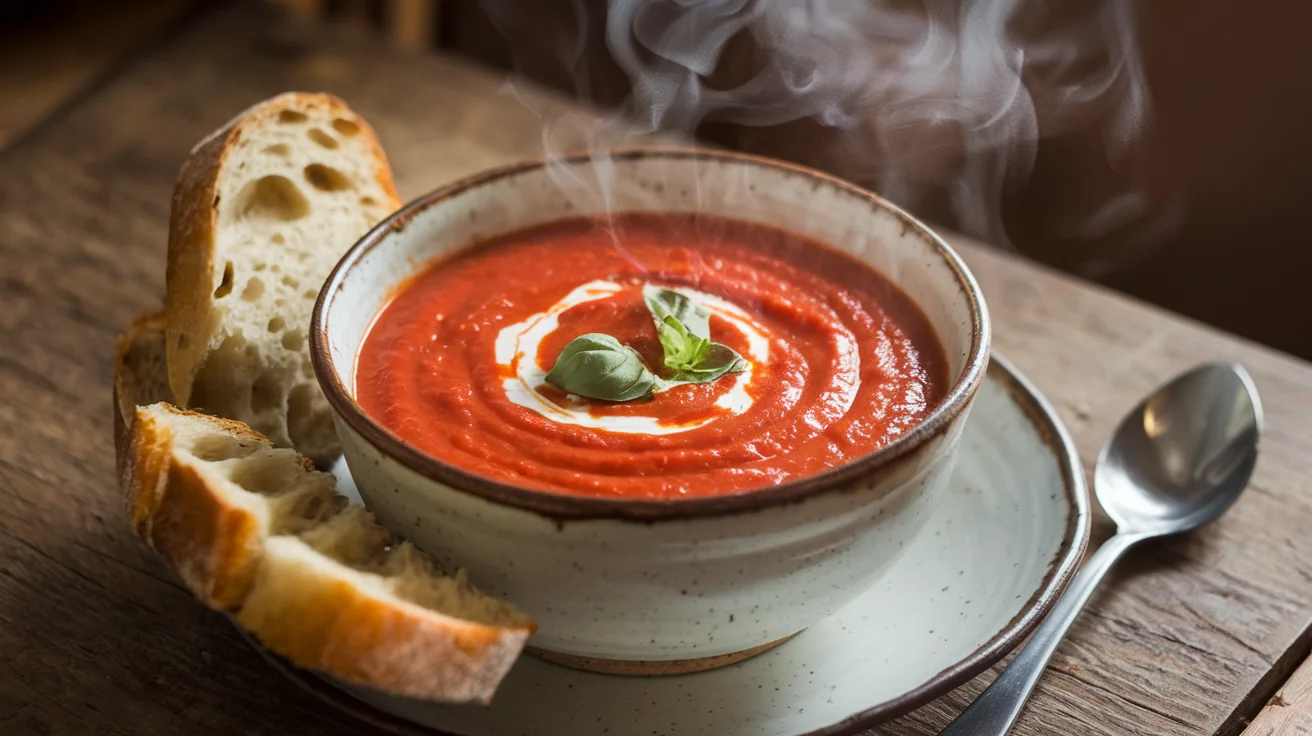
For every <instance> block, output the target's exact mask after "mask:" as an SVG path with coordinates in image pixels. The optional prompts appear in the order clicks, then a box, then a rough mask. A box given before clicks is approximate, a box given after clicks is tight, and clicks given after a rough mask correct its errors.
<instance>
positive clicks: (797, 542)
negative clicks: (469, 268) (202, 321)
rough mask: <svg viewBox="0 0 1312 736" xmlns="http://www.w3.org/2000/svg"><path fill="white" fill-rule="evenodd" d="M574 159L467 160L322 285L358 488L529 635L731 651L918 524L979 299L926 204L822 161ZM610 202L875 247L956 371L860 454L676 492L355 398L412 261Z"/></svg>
mask: <svg viewBox="0 0 1312 736" xmlns="http://www.w3.org/2000/svg"><path fill="white" fill-rule="evenodd" d="M568 163H569V166H568V168H562V167H560V166H556V167H551V166H545V165H543V164H541V163H527V164H521V165H515V166H510V167H507V168H503V169H499V170H496V171H491V172H488V173H485V174H481V175H478V176H474V177H472V178H469V179H466V180H464V181H461V182H458V183H456V184H453V185H451V186H448V187H445V188H443V189H440V190H438V191H435V192H433V193H431V194H428V195H425V196H423V197H421V198H419V199H418V200H416V201H414V202H412V203H411V204H409V205H407V206H406V207H405V208H403V209H402V210H400V211H399V212H397V213H396V214H395V215H393V216H392V217H390V218H389V219H388V220H386V221H384V222H383V223H382V224H380V225H379V226H378V227H377V228H375V229H374V230H373V231H372V232H370V233H369V234H368V235H366V236H365V237H364V238H363V239H362V240H361V241H360V242H359V243H358V244H356V246H355V247H354V248H352V249H351V251H350V252H349V253H347V255H346V256H345V257H344V258H343V259H342V262H341V263H340V264H339V265H338V266H337V269H336V270H335V271H334V272H333V274H332V276H331V277H330V278H329V280H328V282H327V284H326V285H325V287H324V290H323V292H322V294H321V295H320V297H319V302H318V304H317V305H316V307H315V314H314V323H313V326H312V330H311V331H312V338H311V339H312V351H313V357H314V367H315V371H316V373H317V374H318V377H319V381H320V383H321V385H322V386H323V388H324V391H325V392H326V393H327V395H328V398H329V401H330V403H331V405H332V407H333V410H334V413H335V418H336V421H337V429H338V434H339V435H340V436H341V439H342V444H343V447H344V448H345V455H346V460H347V463H348V464H349V466H350V469H351V473H352V475H353V476H354V478H355V480H356V483H357V484H358V486H359V488H360V493H361V496H362V497H363V499H364V501H365V503H366V504H368V505H369V507H370V508H371V509H372V510H373V511H374V512H375V513H376V514H377V515H378V517H379V518H380V519H381V520H382V521H383V523H385V524H386V525H387V526H389V527H390V528H392V529H393V530H394V531H395V532H397V533H399V534H401V535H404V536H405V537H408V538H409V539H411V540H413V541H414V542H415V543H416V544H417V545H419V546H420V547H421V548H423V549H424V550H426V551H428V552H430V553H431V554H433V555H434V556H436V557H437V558H438V559H439V560H440V561H442V562H443V563H445V564H448V565H450V566H453V567H463V568H466V569H468V570H469V573H470V575H471V577H472V579H473V580H474V581H475V582H476V583H477V584H478V585H479V586H480V587H481V588H483V589H485V590H487V591H488V592H490V593H493V594H495V595H499V596H504V597H505V598H507V599H509V600H511V601H513V602H514V603H516V604H517V605H519V606H520V607H522V608H523V609H525V610H526V611H528V612H529V613H530V614H532V615H533V616H534V617H535V618H536V619H537V621H538V623H539V627H540V628H539V631H538V633H537V635H536V636H535V637H534V639H533V641H532V642H531V644H532V646H533V648H534V651H536V652H537V653H539V654H540V655H542V656H544V657H546V658H548V659H553V660H555V661H560V662H563V663H565V664H569V665H572V666H576V667H583V668H587V669H594V670H599V671H605V672H616V673H673V672H687V671H693V670H697V669H707V668H711V667H715V666H719V665H722V664H727V663H730V662H733V661H737V660H739V659H742V658H744V657H747V656H750V655H751V654H754V653H756V652H759V651H763V650H764V649H767V648H769V647H770V646H771V645H773V644H776V643H778V642H780V641H782V640H784V639H787V638H788V637H790V636H792V635H793V634H796V633H797V632H799V631H801V630H803V629H805V628H807V627H808V626H810V625H812V624H814V623H816V622H817V621H819V620H821V619H823V618H824V617H826V616H828V615H830V614H832V613H834V612H835V611H837V610H838V609H839V608H841V607H843V606H844V605H845V604H847V603H848V602H850V601H852V600H853V599H854V598H856V596H858V595H860V594H861V593H862V592H863V591H865V590H867V589H868V588H869V587H870V586H871V585H872V584H874V583H875V582H876V581H877V580H878V578H879V577H880V575H881V573H883V572H884V570H885V569H887V568H888V566H889V565H890V564H891V563H892V562H893V561H894V560H896V559H897V558H898V556H899V555H900V554H901V552H902V551H903V549H904V548H906V547H907V545H908V544H909V542H910V541H911V540H912V539H913V538H914V537H915V536H916V535H917V534H918V533H919V531H920V529H921V528H922V526H923V525H924V522H925V520H926V519H927V518H928V516H929V512H930V511H931V510H932V508H933V506H934V505H935V504H936V502H937V500H938V496H939V493H940V491H941V490H942V489H943V487H944V485H945V483H946V481H947V478H948V476H949V473H950V472H951V470H952V467H953V465H954V462H955V459H956V455H957V448H958V444H959V440H960V436H961V432H962V429H963V427H964V426H965V421H966V416H967V413H968V411H969V409H970V406H971V404H972V401H973V400H974V397H975V394H976V391H977V390H978V388H979V386H980V382H981V381H982V379H983V376H984V372H985V369H986V367H987V363H988V355H989V320H988V315H987V311H986V309H985V306H984V302H983V299H982V298H981V296H980V293H979V289H978V287H977V285H976V284H975V281H974V279H973V278H972V277H971V275H970V273H969V272H968V271H967V269H966V267H965V265H964V264H962V262H961V260H960V259H959V258H958V257H957V255H956V254H955V253H953V252H952V250H951V249H950V248H949V247H948V246H947V245H946V244H945V243H944V242H943V241H942V240H941V239H940V238H938V237H937V236H935V235H934V234H933V233H932V232H930V231H929V230H928V229H927V228H926V227H925V226H924V225H922V224H920V223H919V222H917V221H916V220H914V219H913V218H911V217H910V216H908V215H907V214H906V213H904V212H902V211H901V210H898V209H897V208H895V207H893V206H892V205H890V204H888V203H887V202H884V201H883V200H881V199H879V198H878V197H875V196H873V195H871V194H870V193H869V192H866V191H864V190H861V189H859V188H856V187H853V186H851V185H849V184H846V183H844V182H842V181H839V180H837V179H834V178H831V177H828V176H825V175H823V174H820V173H817V172H814V171H810V170H806V169H802V168H798V167H794V166H790V165H787V164H783V163H780V162H776V161H770V160H766V159H760V158H753V157H748V156H742V155H735V154H727V153H717V152H709V151H693V150H662V149H652V150H635V151H626V152H622V153H617V154H615V155H614V156H613V157H611V158H608V159H605V160H603V161H600V162H597V161H593V160H591V159H589V158H586V157H581V158H579V159H576V160H572V161H570V162H568ZM597 181H606V182H609V183H610V185H611V187H610V195H609V197H607V198H602V197H599V196H588V194H587V192H586V189H587V186H586V183H587V182H593V183H595V182H597ZM571 183H573V184H580V183H582V186H581V188H579V189H576V188H575V187H574V186H572V185H571ZM607 202H608V203H609V206H610V207H611V208H612V210H614V211H632V210H643V211H657V212H689V211H700V212H710V213H714V214H720V215H725V216H729V217H735V218H738V219H745V220H749V221H753V222H756V223H759V224H764V225H769V226H773V227H777V228H781V229H784V230H789V231H792V232H795V233H798V234H801V235H804V236H807V237H809V238H812V239H814V240H818V241H821V242H823V243H827V244H829V245H831V246H833V247H835V248H838V249H841V250H844V251H846V252H848V253H850V254H851V255H852V256H854V257H856V258H858V259H860V260H862V261H864V262H866V263H869V264H870V265H872V266H873V267H875V268H876V269H878V270H879V271H880V272H882V273H883V274H885V275H886V276H887V277H889V278H890V279H891V280H892V281H894V282H895V283H896V284H898V286H900V287H901V288H902V289H903V290H904V291H905V292H906V293H907V294H908V295H909V296H910V297H911V298H912V299H913V300H914V301H915V302H916V303H917V304H918V305H919V306H920V307H921V309H922V310H923V311H924V312H925V315H926V316H927V317H928V319H929V321H930V324H931V325H932V326H933V327H934V329H935V331H936V332H937V334H938V336H939V339H940V340H941V341H942V343H943V347H944V349H945V352H946V355H947V358H948V367H949V374H950V376H951V378H952V385H951V388H950V389H949V391H948V393H947V396H946V397H945V398H944V399H943V401H942V402H941V403H940V404H939V405H938V406H937V407H936V408H935V409H934V410H933V411H932V412H931V413H930V415H929V416H928V417H927V418H926V419H925V420H924V421H923V422H922V423H921V424H919V425H918V426H916V427H915V428H914V429H913V430H911V431H910V432H908V433H906V434H905V435H903V436H902V437H900V438H898V439H897V440H895V441H894V442H892V443H891V444H889V445H887V446H886V447H884V448H882V449H880V450H879V451H877V452H875V453H873V454H870V455H867V456H865V457H863V458H861V459H859V460H857V461H855V462H852V463H849V464H847V465H844V466H841V467H838V468H834V469H832V470H830V471H828V472H825V473H822V474H819V475H816V476H812V477H809V478H805V479H803V480H800V481H795V482H791V483H786V484H783V485H779V486H776V487H772V488H767V489H762V490H757V491H752V492H748V493H740V494H734V495H724V496H712V497H707V498H698V499H687V500H677V501H630V500H612V499H601V498H584V497H576V496H567V495H560V494H552V493H545V492H540V491H533V490H528V489H524V488H519V487H515V486H510V485H506V484H502V483H497V482H493V481H490V480H488V479H486V478H483V477H481V476H478V475H474V474H471V473H468V472H466V471H463V470H461V469H460V468H457V467H453V466H451V465H448V464H446V463H443V462H440V461H438V460H436V459H434V458H433V457H431V456H428V455H426V454H424V453H422V452H420V451H419V450H417V449H415V448H414V447H412V446H410V445H409V444H407V443H406V442H405V441H404V440H402V439H401V438H400V437H398V436H397V435H395V434H393V433H392V432H390V431H389V430H387V429H385V428H384V427H383V426H382V425H381V424H379V423H378V422H376V421H375V420H374V419H373V418H371V417H370V416H369V415H368V414H366V413H365V412H364V411H363V410H362V409H361V408H360V406H359V405H358V404H357V403H356V401H355V399H354V384H355V380H354V379H355V376H354V373H355V364H356V355H357V352H358V350H359V347H360V344H361V342H362V341H363V339H364V337H365V335H366V333H367V331H368V329H369V326H370V324H371V323H372V321H373V318H374V315H375V314H376V313H377V312H378V310H379V309H380V308H382V307H383V305H384V304H385V303H386V301H387V299H388V297H389V296H390V295H391V294H392V293H393V289H394V288H395V287H396V286H397V285H398V284H399V283H401V282H402V281H404V280H405V279H407V278H409V277H410V276H412V275H413V274H415V273H416V272H417V271H418V270H419V269H422V268H424V266H425V264H426V263H428V262H429V261H431V260H432V259H434V258H437V257H440V256H442V255H444V254H447V253H450V252H451V251H453V250H457V249H460V248H463V247H466V246H468V245H469V244H470V243H472V242H475V241H479V240H482V239H486V238H489V237H491V236H495V235H498V234H502V233H506V232H510V231H514V230H520V229H523V228H526V227H530V226H533V225H536V224H541V223H545V222H550V221H552V220H556V219H559V218H561V217H566V216H571V215H578V214H588V213H592V212H598V211H604V210H602V209H601V208H602V207H603V206H605V203H607ZM889 605H897V601H890V602H889Z"/></svg>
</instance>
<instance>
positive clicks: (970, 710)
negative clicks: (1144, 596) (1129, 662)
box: [940, 363, 1262, 736]
mask: <svg viewBox="0 0 1312 736" xmlns="http://www.w3.org/2000/svg"><path fill="white" fill-rule="evenodd" d="M1261 431H1262V405H1261V403H1260V401H1259V400H1258V397H1257V389H1256V388H1255V387H1254V386H1253V380H1252V379H1251V378H1250V377H1249V376H1248V372H1247V371H1245V370H1244V369H1243V368H1241V367H1240V366H1238V365H1234V364H1229V363H1211V364H1206V365H1201V366H1199V367H1197V368H1195V369H1193V370H1191V371H1189V372H1188V373H1184V374H1182V375H1180V376H1179V377H1177V378H1176V379H1175V380H1173V381H1171V382H1170V383H1168V384H1166V385H1164V386H1162V387H1161V388H1159V389H1157V391H1156V392H1154V393H1153V394H1152V395H1151V396H1149V397H1148V398H1146V399H1144V401H1143V403H1141V404H1139V406H1137V407H1135V409H1134V411H1132V412H1130V413H1129V414H1128V415H1127V416H1126V417H1125V418H1124V419H1122V420H1121V424H1120V426H1118V427H1117V428H1116V432H1115V433H1114V434H1113V435H1112V437H1111V439H1109V440H1108V441H1107V444H1106V445H1105V446H1103V448H1102V453H1101V454H1100V455H1099V456H1098V464H1097V466H1096V467H1095V469H1094V474H1093V483H1094V487H1095V488H1096V489H1097V493H1098V502H1099V503H1100V504H1102V508H1103V510H1104V511H1106V512H1107V515H1108V516H1110V517H1111V518H1112V521H1114V522H1116V535H1115V536H1113V537H1112V538H1111V539H1108V540H1107V541H1106V542H1104V543H1103V545H1102V546H1101V547H1099V548H1098V551H1097V552H1095V553H1094V554H1093V557H1091V558H1090V559H1089V562H1088V564H1086V565H1085V566H1084V568H1083V569H1082V570H1080V572H1079V574H1078V575H1076V576H1075V579H1074V580H1073V581H1071V586H1070V589H1069V590H1067V591H1066V594H1065V595H1064V596H1063V597H1062V598H1061V600H1059V601H1058V602H1057V605H1056V606H1054V607H1053V609H1052V612H1051V613H1050V614H1048V618H1047V619H1046V620H1045V621H1044V622H1043V624H1042V625H1041V626H1039V628H1038V629H1037V630H1036V631H1035V632H1034V635H1033V636H1032V637H1030V640H1029V643H1027V644H1026V645H1025V646H1024V647H1023V648H1022V649H1021V650H1020V653H1019V654H1017V655H1016V658H1015V659H1014V660H1012V662H1011V665H1010V666H1009V667H1007V669H1006V671H1005V672H1003V673H1002V674H1001V675H999V676H998V679H996V680H994V681H993V684H991V685H989V687H988V689H986V690H985V691H984V692H983V693H980V696H979V697H978V698H976V699H975V702H973V703H971V704H970V706H969V707H967V708H966V709H965V710H964V711H962V712H961V715H959V716H957V718H956V720H954V721H952V723H950V724H948V727H947V728H945V729H944V730H943V731H942V733H941V734H940V736H1003V734H1006V733H1007V731H1008V730H1010V729H1011V726H1012V724H1013V723H1015V722H1016V718H1017V716H1019V715H1020V712H1021V710H1022V709H1023V708H1024V707H1025V701H1027V700H1028V699H1029V696H1030V692H1031V691H1033V690H1034V685H1035V683H1037V682H1038V681H1039V675H1040V674H1042V673H1043V669H1044V667H1046V666H1047V664H1048V660H1049V659H1050V658H1051V657H1052V653H1053V652H1054V651H1055V650H1056V649H1057V645H1058V644H1059V643H1061V640H1062V638H1063V637H1064V636H1065V635H1066V631H1067V629H1069V628H1070V626H1071V623H1073V622H1074V621H1075V617H1076V616H1077V615H1079V613H1080V610H1081V609H1082V608H1084V604H1085V603H1086V602H1087V601H1088V600H1089V596H1090V595H1091V594H1092V593H1093V591H1094V588H1096V587H1098V583H1099V582H1100V581H1101V580H1102V578H1103V576H1104V575H1106V574H1107V571H1108V570H1110V569H1111V567H1112V565H1113V564H1115V563H1116V561H1117V560H1118V559H1120V557H1121V555H1123V554H1125V552H1126V550H1128V549H1130V547H1132V546H1134V545H1135V544H1138V543H1139V542H1142V541H1144V540H1145V539H1153V538H1155V537H1164V536H1167V535H1169V534H1179V533H1180V532H1187V531H1190V530H1193V529H1197V528H1198V527H1200V526H1202V525H1204V524H1206V523H1208V522H1209V521H1212V520H1214V519H1216V518H1217V517H1219V516H1220V515H1221V514H1222V513H1224V512H1225V510H1226V509H1228V508H1229V507H1230V504H1232V503H1234V502H1235V499H1237V498H1239V494H1240V493H1241V492H1242V491H1243V490H1244V486H1246V485H1248V478H1249V476H1251V475H1252V473H1253V466H1254V465H1255V464H1256V462H1257V440H1258V435H1259V434H1260V433H1261Z"/></svg>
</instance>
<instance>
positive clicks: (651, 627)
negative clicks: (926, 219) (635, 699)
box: [311, 149, 989, 673]
mask: <svg viewBox="0 0 1312 736" xmlns="http://www.w3.org/2000/svg"><path fill="white" fill-rule="evenodd" d="M311 332H312V337H311V339H312V353H313V359H314V361H313V362H314V369H315V372H316V374H317V376H318V378H319V381H320V383H321V385H322V386H323V389H324V391H325V392H326V394H327V396H328V398H329V401H330V404H331V406H332V409H333V412H334V417H335V421H336V426H337V430H338V434H339V435H340V437H341V440H342V444H343V447H344V454H345V458H346V462H347V464H348V466H349V468H350V471H351V474H352V476H353V477H354V479H355V482H356V484H357V486H358V487H359V489H360V493H361V496H362V497H363V499H364V501H365V503H366V504H367V505H368V506H369V507H370V508H371V509H372V510H373V511H374V512H375V513H376V514H377V516H378V517H379V518H380V519H381V520H382V521H383V523H385V524H386V525H387V526H388V527H390V528H391V529H392V530H393V531H395V532H396V533H398V534H400V535H402V536H404V537H406V538H408V539H410V540H412V541H413V542H414V543H415V544H417V545H418V546H419V547H421V548H422V549H424V550H425V551H427V552H429V553H430V554H432V555H434V556H435V557H436V558H437V559H438V561H439V562H441V563H442V564H443V565H445V566H448V567H450V568H463V569H465V570H467V571H468V572H469V574H470V576H471V578H472V579H473V580H474V581H475V582H476V583H477V584H478V585H479V587H480V588H483V589H485V590H486V591H487V592H489V593H492V594H495V595H498V596H502V597H505V598H506V599H508V600H510V601H512V602H514V603H515V604H516V605H518V606H520V607H522V608H523V609H524V610H526V611H527V612H529V613H530V614H531V615H532V616H533V617H534V618H535V619H536V620H537V621H538V624H539V629H538V633H537V634H536V635H535V637H534V639H533V641H532V642H531V648H532V651H534V652H535V653H537V654H539V655H540V656H543V657H545V658H547V659H552V660H554V661H559V662H562V663H565V664H568V665H571V666H576V667H584V668H588V669H594V670H598V671H604V672H616V673H673V672H688V671H695V670H698V669H707V668H710V667H715V666H720V665H723V664H728V663H730V662H734V661H737V660H739V659H742V658H744V657H747V656H751V655H752V654H754V653H757V652H760V651H764V650H765V649H767V648H769V647H770V646H773V645H775V644H778V643H780V642H782V641H784V640H786V639H788V638H789V637H791V636H793V635H794V634H797V633H798V632H800V631H802V630H804V629H805V628H806V627H808V626H810V625H811V624H814V623H815V622H817V621H819V620H821V619H822V618H824V617H825V616H828V615H829V614H831V613H833V612H835V611H837V610H838V609H839V608H841V607H842V606H843V605H845V604H846V603H848V602H850V601H851V600H853V599H854V598H855V597H856V596H857V595H859V594H860V593H861V592H863V591H864V590H866V589H868V588H869V587H870V586H871V585H872V584H873V583H874V582H875V581H876V580H877V579H878V578H879V576H880V575H881V574H882V573H883V571H884V570H885V569H886V568H887V567H888V566H889V565H890V564H891V563H892V562H893V561H894V560H896V559H897V557H898V556H899V555H900V554H901V552H902V550H903V549H905V548H906V547H907V546H908V545H909V543H910V541H911V540H912V539H913V538H914V537H915V536H916V535H917V533H918V532H919V531H920V529H921V527H922V526H923V524H924V522H925V520H926V519H927V518H928V516H929V514H930V513H931V512H932V510H933V508H934V506H935V504H936V503H937V502H938V498H939V495H940V494H941V492H942V491H943V489H944V487H945V485H946V481H947V478H948V475H949V474H950V472H951V471H952V468H953V465H954V460H955V456H956V453H957V446H958V441H959V438H960V435H961V431H962V429H963V427H964V424H965V421H966V418H967V415H968V413H969V410H970V406H971V403H972V400H973V398H974V396H975V393H976V390H977V389H978V387H979V385H980V382H981V380H982V379H983V376H984V372H985V369H986V367H987V362H988V354H989V320H988V313H987V310H986V307H985V305H984V301H983V299H982V297H981V295H980V292H979V288H978V286H977V285H976V283H975V281H974V279H973V277H972V276H971V274H970V272H969V271H968V270H967V268H966V266H965V265H964V264H963V263H962V261H961V260H960V258H959V257H958V256H957V255H956V254H955V253H954V252H953V251H952V249H951V248H949V247H948V245H947V244H946V243H944V242H943V240H942V239H941V238H939V237H938V236H936V235H935V234H934V233H932V232H931V231H930V230H929V229H928V228H926V227H925V226H924V225H922V224H921V223H919V222H917V221H916V220H915V219H913V218H912V217H910V216H909V215H907V214H906V213H905V212H903V211H901V210H899V209H898V208H896V207H894V206H893V205H891V204H889V203H888V202H886V201H884V200H882V199H880V198H879V197H877V196H875V195H873V194H871V193H869V192H867V191H865V190H862V189H860V188H858V187H855V186H853V185H851V184H848V183H845V182H843V181H840V180H838V179H835V178H832V177H829V176H827V175H824V174H822V173H819V172H815V171H811V170H808V169H804V168H799V167H796V166H792V165H789V164H785V163H781V162H778V161H772V160H768V159H762V158H757V157H751V156H745V155H740V154H730V153H721V152H711V151H703V150H669V149H642V150H632V151H623V152H615V153H613V154H610V155H608V156H607V157H605V158H598V157H593V156H578V157H575V158H569V159H564V160H554V161H551V162H530V163H524V164H518V165H513V166H509V167H506V168H502V169H498V170H494V171H490V172H487V173H483V174H480V175H476V176H473V177H471V178H468V179H465V180H463V181H460V182H457V183H455V184H452V185H450V186H447V187H444V188H442V189H439V190H437V191H434V192H432V193H430V194H427V195H424V196H422V197H420V198H419V199H417V200H415V201H414V202H412V203H410V204H408V205H407V206H405V207H404V208H403V209H401V210H400V211H398V212H397V213H395V214H394V215H392V216H391V217H390V218H388V219H387V220H386V221H384V222H383V223H381V224H380V225H379V226H378V227H377V228H375V229H374V230H373V231H372V232H370V233H369V234H368V235H366V236H365V237H364V238H363V239H362V240H361V241H360V242H359V243H358V244H356V245H355V246H354V247H353V248H352V249H351V250H350V252H348V253H347V254H346V256H345V257H344V258H343V259H342V261H341V263H340V264H339V265H338V266H337V268H336V270H335V271H334V272H333V274H332V276H331V277H330V278H329V280H328V282H327V283H326V285H325V287H324V290H323V292H322V293H321V295H320V298H319V301H318V304H317V305H316V308H315V313H314V320H313V325H312V330H311ZM889 605H890V606H896V605H898V602H897V601H889Z"/></svg>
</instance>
